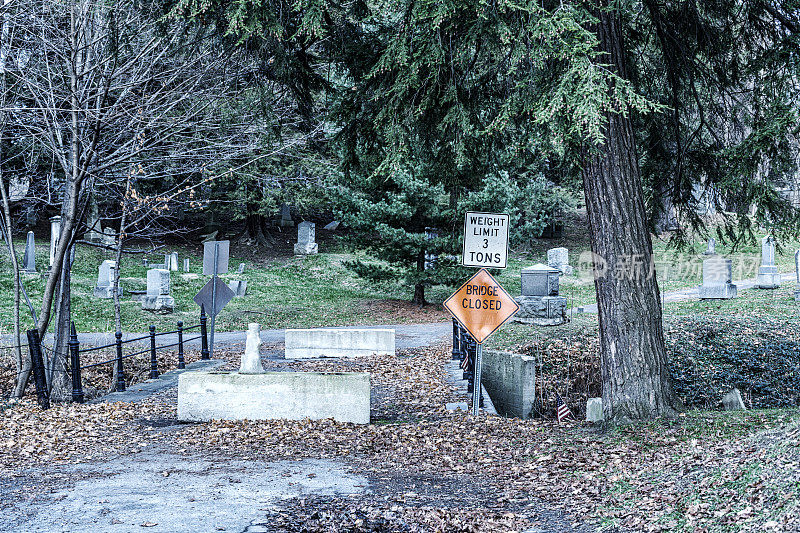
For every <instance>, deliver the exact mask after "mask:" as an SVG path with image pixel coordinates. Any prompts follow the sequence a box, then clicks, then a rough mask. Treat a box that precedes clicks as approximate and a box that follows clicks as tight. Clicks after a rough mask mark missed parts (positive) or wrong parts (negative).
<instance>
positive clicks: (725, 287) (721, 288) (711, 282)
mask: <svg viewBox="0 0 800 533" xmlns="http://www.w3.org/2000/svg"><path fill="white" fill-rule="evenodd" d="M732 271H733V266H732V262H731V260H730V259H725V258H724V257H722V256H719V255H712V256H710V257H709V258H708V259H706V260H705V261H703V284H702V285H701V286H700V290H699V296H700V298H702V299H721V300H727V299H730V298H736V285H734V284H733V283H731V280H732V276H731V274H732Z"/></svg>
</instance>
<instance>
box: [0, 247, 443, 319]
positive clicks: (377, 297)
mask: <svg viewBox="0 0 800 533" xmlns="http://www.w3.org/2000/svg"><path fill="white" fill-rule="evenodd" d="M15 244H16V246H17V248H18V250H19V253H20V257H21V256H22V250H23V248H24V242H22V241H18V242H16V243H15ZM168 250H169V251H177V252H178V254H179V258H180V263H181V266H182V263H183V259H184V258H185V257H188V258H189V259H190V273H189V274H190V275H188V276H187V275H186V274H184V273H183V272H182V271H180V272H172V274H171V279H170V282H171V293H172V296H173V297H174V298H175V312H174V313H172V314H168V315H158V314H153V313H150V312H148V311H143V310H142V309H141V304H140V303H139V302H135V301H132V300H131V299H130V295H129V293H128V292H127V291H129V290H144V289H145V288H146V286H147V283H146V280H145V278H146V271H147V269H146V268H145V267H144V266H143V265H142V261H141V260H142V256H141V255H135V256H126V257H124V258H123V262H122V270H121V272H120V278H121V283H122V286H123V289H124V291H126V292H125V294H124V296H123V298H122V301H121V318H122V324H123V330H125V331H144V330H146V328H147V326H148V325H149V324H154V325H156V327H157V328H158V329H159V330H164V329H174V327H175V323H176V322H177V321H178V320H182V321H183V322H184V323H185V324H186V325H189V324H194V323H196V322H197V320H198V318H199V314H200V310H199V308H198V306H197V305H196V304H195V303H194V301H193V300H192V298H193V297H194V295H195V294H197V292H198V291H199V290H200V289H201V288H202V287H203V285H204V284H205V283H207V282H208V280H209V277H208V276H203V275H202V263H201V259H202V256H201V255H200V254H201V251H200V249H192V248H185V247H175V246H172V247H170V248H168ZM36 252H37V268H38V270H39V271H40V272H46V270H47V254H48V249H47V247H46V246H44V245H40V246H37V249H36ZM145 257H147V258H148V259H149V260H150V262H151V263H155V262H159V261H161V262H163V254H152V255H149V256H145ZM345 257H349V256H345V255H343V254H319V255H315V256H309V257H291V258H288V259H283V260H274V261H271V262H265V263H261V262H259V261H258V260H257V258H253V257H251V258H246V257H238V256H233V257H231V260H230V272H229V273H228V274H223V275H221V276H220V277H221V278H222V279H223V280H224V281H226V282H227V281H230V280H233V279H243V280H246V281H247V283H248V285H247V295H246V296H245V297H243V298H234V299H233V300H231V302H230V303H229V304H228V305H227V306H226V307H225V309H223V310H222V312H221V313H220V314H219V316H218V317H217V321H216V329H217V330H218V331H229V330H242V329H246V328H247V324H248V322H259V323H260V324H261V325H262V327H264V328H285V327H304V326H308V327H310V326H335V325H347V324H376V323H385V321H386V320H387V319H392V320H399V321H403V317H402V316H399V317H396V316H394V315H391V316H390V317H389V318H387V315H386V314H385V313H384V312H383V311H382V310H381V309H379V308H378V309H376V308H375V306H374V303H375V302H376V301H391V300H399V301H400V302H399V303H398V305H400V306H403V305H405V302H407V300H409V298H410V294H411V292H412V291H411V289H410V288H408V287H405V286H403V285H401V284H390V283H385V284H375V283H371V282H368V281H365V280H362V279H359V278H357V277H356V276H354V275H353V274H352V273H351V272H350V271H349V270H347V269H346V268H345V267H344V266H342V260H343V259H344V258H345ZM104 259H113V254H112V253H111V252H108V251H104V250H100V249H97V248H89V247H85V246H79V247H78V248H77V249H76V260H75V263H74V266H73V274H72V306H73V319H74V320H75V325H76V328H77V329H78V331H82V332H89V331H100V332H104V331H112V330H113V329H114V318H113V317H114V314H113V303H112V300H103V299H98V298H94V297H93V296H92V291H93V289H94V286H95V284H96V282H97V269H98V266H99V265H100V263H101V262H102V261H103V260H104ZM240 262H244V263H245V265H246V268H245V271H244V273H243V274H241V275H240V274H237V273H236V271H237V269H238V265H239V263H240ZM0 265H2V267H3V270H2V272H3V273H2V275H0V297H3V298H4V299H6V301H7V302H9V303H8V304H7V305H3V306H0V328H2V332H8V331H10V329H11V327H12V305H11V303H10V302H11V301H12V300H11V298H12V286H13V285H12V283H13V278H12V275H11V268H10V261H9V259H8V257H7V255H5V256H2V257H0ZM23 284H24V286H25V289H26V290H27V292H28V295H29V296H30V298H31V301H32V303H33V305H34V309H35V310H36V312H37V313H38V312H39V307H40V306H41V298H42V292H43V290H44V284H45V279H44V277H43V276H42V275H37V276H30V275H25V276H23ZM449 292H450V290H449V289H447V288H444V287H436V288H434V289H433V290H430V291H429V293H428V297H429V298H430V299H431V300H433V301H442V300H443V299H444V298H445V297H446V296H447V295H448V294H449ZM416 313H417V316H419V315H420V313H421V314H422V317H423V318H422V319H423V320H424V317H425V316H426V314H429V315H430V318H429V320H431V321H435V320H440V319H441V316H442V315H441V311H440V310H439V309H438V308H437V307H435V306H429V307H427V308H425V309H423V310H416ZM21 316H22V319H23V320H22V321H23V324H22V327H23V328H29V327H30V326H31V324H32V320H31V316H30V313H29V312H28V310H27V307H25V306H24V303H23V307H22V309H21Z"/></svg>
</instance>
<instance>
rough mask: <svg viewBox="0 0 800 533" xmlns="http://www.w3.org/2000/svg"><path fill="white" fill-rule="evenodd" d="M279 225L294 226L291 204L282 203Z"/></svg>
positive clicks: (284, 226) (283, 226)
mask: <svg viewBox="0 0 800 533" xmlns="http://www.w3.org/2000/svg"><path fill="white" fill-rule="evenodd" d="M279 225H280V227H282V228H293V227H294V220H292V210H291V208H290V207H289V204H282V205H281V218H280V220H279Z"/></svg>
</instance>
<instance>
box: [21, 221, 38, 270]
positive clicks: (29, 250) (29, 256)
mask: <svg viewBox="0 0 800 533" xmlns="http://www.w3.org/2000/svg"><path fill="white" fill-rule="evenodd" d="M22 271H23V272H25V273H26V274H36V243H35V242H34V239H33V232H32V231H29V232H28V239H27V240H26V241H25V256H24V258H23V260H22Z"/></svg>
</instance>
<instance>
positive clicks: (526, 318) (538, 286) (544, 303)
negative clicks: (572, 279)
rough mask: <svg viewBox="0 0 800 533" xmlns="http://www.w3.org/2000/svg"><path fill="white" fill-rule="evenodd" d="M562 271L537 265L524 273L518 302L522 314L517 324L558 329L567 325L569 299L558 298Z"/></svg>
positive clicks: (525, 269) (524, 269)
mask: <svg viewBox="0 0 800 533" xmlns="http://www.w3.org/2000/svg"><path fill="white" fill-rule="evenodd" d="M560 275H561V271H560V270H558V269H557V268H551V267H549V266H547V265H542V264H536V265H533V266H530V267H526V268H523V269H522V273H521V276H522V296H518V297H517V298H515V301H516V302H517V304H519V311H517V314H516V315H515V316H514V320H515V321H517V322H522V323H524V324H536V325H539V326H557V325H559V324H563V323H564V322H565V321H566V316H567V313H566V308H567V298H566V296H559V295H558V277H559V276H560Z"/></svg>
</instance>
